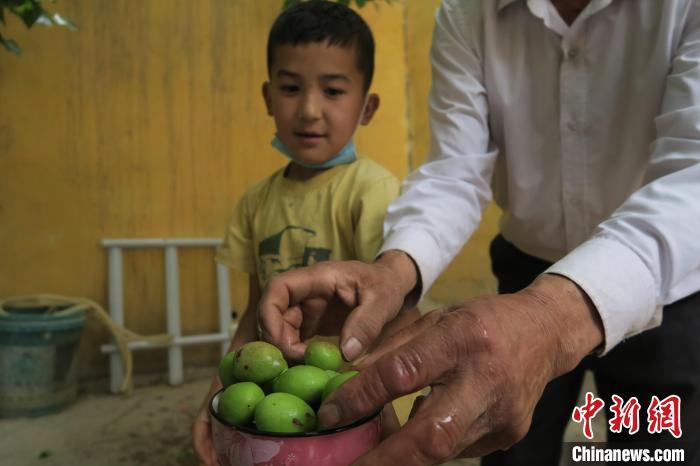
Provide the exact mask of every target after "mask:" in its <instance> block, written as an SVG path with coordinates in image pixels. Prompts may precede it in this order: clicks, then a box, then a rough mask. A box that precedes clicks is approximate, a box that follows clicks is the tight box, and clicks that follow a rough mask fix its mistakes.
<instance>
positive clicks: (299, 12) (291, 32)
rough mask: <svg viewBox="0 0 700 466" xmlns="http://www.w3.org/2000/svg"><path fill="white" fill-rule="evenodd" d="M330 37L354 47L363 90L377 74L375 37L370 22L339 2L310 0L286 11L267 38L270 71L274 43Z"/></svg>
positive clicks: (337, 42) (329, 42) (336, 44)
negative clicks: (375, 73) (366, 21)
mask: <svg viewBox="0 0 700 466" xmlns="http://www.w3.org/2000/svg"><path fill="white" fill-rule="evenodd" d="M324 41H328V44H329V45H334V46H338V47H343V48H345V47H355V50H356V51H357V66H358V69H359V70H360V71H361V72H362V74H363V76H364V91H365V92H367V90H368V89H369V86H370V84H372V76H373V75H374V38H373V37H372V31H370V29H369V26H367V23H365V21H364V20H363V19H362V17H361V16H360V15H358V14H357V13H355V12H354V11H353V10H352V9H350V8H348V7H346V6H345V5H341V4H340V3H334V2H328V1H324V0H311V1H308V2H302V3H298V4H296V5H294V6H293V7H291V8H289V9H287V10H285V11H283V12H282V13H281V14H280V15H279V16H278V17H277V19H276V20H275V22H274V24H273V25H272V28H271V29H270V35H269V37H268V40H267V72H268V74H270V73H271V70H272V61H273V52H274V50H275V47H278V46H280V45H286V44H291V45H293V46H296V45H299V44H309V43H312V42H324Z"/></svg>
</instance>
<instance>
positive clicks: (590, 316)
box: [319, 275, 603, 466]
mask: <svg viewBox="0 0 700 466" xmlns="http://www.w3.org/2000/svg"><path fill="white" fill-rule="evenodd" d="M602 335H603V334H602V327H601V325H600V322H599V320H598V317H597V313H596V312H595V309H594V308H593V307H592V305H591V304H590V302H589V301H588V298H587V297H586V296H585V294H584V293H583V292H582V291H581V290H580V289H578V287H576V285H574V284H573V283H572V282H570V281H569V280H567V279H565V278H563V277H558V276H553V275H549V276H543V277H541V278H540V279H538V280H537V281H536V282H535V283H534V284H533V285H531V286H530V287H528V288H527V289H525V290H523V291H521V292H519V293H516V294H512V295H500V296H490V297H484V298H480V299H475V300H472V301H469V302H467V303H465V304H463V305H461V306H459V307H452V308H446V309H442V310H438V311H433V312H432V313H430V314H428V315H426V316H424V317H423V318H422V319H420V320H418V321H416V322H415V323H414V324H412V325H410V326H408V327H406V328H405V329H403V330H402V331H400V332H398V333H397V334H396V335H394V336H392V337H391V338H389V339H388V340H386V341H385V342H384V343H382V344H381V345H380V346H379V347H378V348H377V349H376V350H375V351H374V352H373V353H372V354H370V355H368V356H366V357H365V358H362V359H361V360H359V361H357V363H358V365H359V366H360V368H361V369H362V370H361V372H360V374H359V375H358V376H356V377H354V378H352V379H350V380H349V381H348V382H346V383H345V384H343V385H342V386H341V387H340V388H338V390H336V391H335V392H334V393H333V394H332V395H331V396H330V397H329V398H328V399H327V400H326V401H325V402H324V404H323V406H322V407H321V410H320V411H319V415H320V420H321V422H322V424H324V425H326V426H333V425H336V424H344V423H347V422H348V421H351V420H353V419H357V418H359V417H361V416H363V415H366V414H367V413H370V412H372V411H373V410H376V409H377V408H378V407H380V406H383V405H384V404H386V403H388V402H390V401H391V400H393V399H396V398H398V397H400V396H403V395H406V394H409V393H413V392H415V391H416V390H419V389H421V388H423V387H425V386H428V385H430V386H431V387H432V391H431V394H430V395H429V396H428V397H427V398H426V399H424V400H423V401H422V403H421V404H420V406H417V407H416V409H415V412H414V414H413V416H412V417H411V419H409V421H408V422H407V423H406V425H404V426H403V427H402V428H401V429H400V430H399V431H398V432H396V433H395V434H394V435H392V436H390V437H389V438H387V439H386V440H384V441H383V442H382V443H381V444H380V445H379V446H378V447H377V448H375V449H374V450H372V451H370V452H369V453H367V454H366V455H365V456H363V457H362V458H360V459H359V460H358V461H357V463H355V464H356V465H374V464H402V465H405V466H409V465H424V464H436V463H441V462H444V461H446V460H448V459H450V458H453V457H455V456H469V457H476V456H482V455H484V454H487V453H490V452H492V451H495V450H498V449H505V448H508V447H509V446H511V445H513V444H514V443H516V442H518V441H519V440H520V439H522V437H524V436H525V434H526V433H527V431H528V429H529V426H530V422H531V419H532V413H533V410H534V408H535V405H536V403H537V401H538V400H539V398H540V396H541V394H542V391H543V389H544V386H545V385H546V384H547V382H549V381H550V380H551V379H553V378H554V377H556V376H558V375H560V374H562V373H564V372H567V371H569V370H571V369H573V367H575V366H576V364H577V363H578V362H579V361H580V360H581V359H582V358H583V357H584V356H585V354H587V353H588V352H589V351H590V350H592V349H593V348H595V347H596V346H597V345H598V344H599V343H601V342H602V338H603V336H602Z"/></svg>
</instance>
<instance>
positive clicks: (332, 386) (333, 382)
mask: <svg viewBox="0 0 700 466" xmlns="http://www.w3.org/2000/svg"><path fill="white" fill-rule="evenodd" d="M357 374H359V372H357V371H347V372H342V373H340V374H338V375H336V376H335V377H333V378H332V379H330V380H329V381H328V383H327V384H326V386H325V387H324V388H323V393H322V394H321V399H322V400H325V399H326V398H327V397H328V395H330V394H331V393H333V392H334V391H335V390H336V389H337V388H338V387H340V386H341V385H343V384H344V383H345V382H347V381H348V380H349V379H351V378H353V377H355V376H356V375H357Z"/></svg>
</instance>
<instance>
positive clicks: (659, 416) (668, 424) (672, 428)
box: [647, 395, 683, 438]
mask: <svg viewBox="0 0 700 466" xmlns="http://www.w3.org/2000/svg"><path fill="white" fill-rule="evenodd" d="M647 419H648V421H649V426H648V427H647V430H648V432H649V433H650V434H655V433H660V432H662V431H664V430H667V431H669V432H671V435H673V436H674V437H676V438H680V436H681V435H683V431H682V430H681V398H680V397H679V396H678V395H669V396H667V397H666V398H664V399H663V400H660V401H659V398H658V397H657V396H656V395H655V396H652V397H651V403H650V404H649V408H648V409H647Z"/></svg>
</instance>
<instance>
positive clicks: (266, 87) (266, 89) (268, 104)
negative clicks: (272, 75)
mask: <svg viewBox="0 0 700 466" xmlns="http://www.w3.org/2000/svg"><path fill="white" fill-rule="evenodd" d="M262 95H263V99H265V108H267V114H268V115H270V116H272V98H271V97H270V82H269V81H265V82H264V83H263V85H262Z"/></svg>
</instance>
